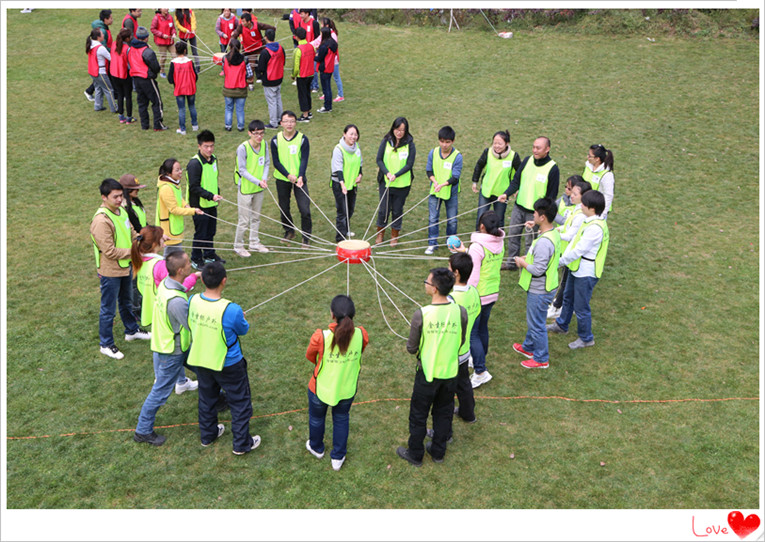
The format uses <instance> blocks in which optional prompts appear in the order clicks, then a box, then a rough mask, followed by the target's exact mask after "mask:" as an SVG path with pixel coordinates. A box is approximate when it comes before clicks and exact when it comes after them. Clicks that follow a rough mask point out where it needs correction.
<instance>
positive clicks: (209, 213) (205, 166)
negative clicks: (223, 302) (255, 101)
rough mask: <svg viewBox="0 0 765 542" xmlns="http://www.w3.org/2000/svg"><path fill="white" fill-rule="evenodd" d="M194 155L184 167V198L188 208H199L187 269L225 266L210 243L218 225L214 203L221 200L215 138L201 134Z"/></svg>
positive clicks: (204, 133) (205, 131) (216, 204)
mask: <svg viewBox="0 0 765 542" xmlns="http://www.w3.org/2000/svg"><path fill="white" fill-rule="evenodd" d="M197 147H198V148H199V150H198V152H197V153H196V154H195V155H194V156H192V158H191V160H189V163H188V164H187V165H186V179H187V182H188V185H187V187H186V194H187V197H188V200H189V205H190V206H191V207H195V208H200V209H201V210H202V214H195V215H194V216H193V220H194V241H193V242H192V245H191V246H192V248H191V266H192V267H194V268H195V269H201V268H202V266H203V265H204V264H206V263H210V262H220V263H226V260H224V259H223V258H221V257H220V256H218V255H217V254H216V253H215V247H214V246H213V239H214V238H215V232H216V230H217V225H218V202H219V201H220V200H221V199H222V196H221V195H220V186H219V185H218V159H217V158H216V157H215V155H214V154H213V151H215V134H213V133H212V132H211V131H210V130H202V131H201V132H199V135H198V136H197Z"/></svg>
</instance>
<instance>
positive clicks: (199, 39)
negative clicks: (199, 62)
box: [197, 34, 215, 55]
mask: <svg viewBox="0 0 765 542" xmlns="http://www.w3.org/2000/svg"><path fill="white" fill-rule="evenodd" d="M200 41H201V42H202V45H204V47H205V49H207V52H208V53H210V54H211V55H214V54H215V53H214V52H213V50H212V49H210V47H209V46H208V45H207V44H206V43H205V41H204V40H203V39H202V38H201V37H200V36H199V34H197V53H198V52H199V42H200Z"/></svg>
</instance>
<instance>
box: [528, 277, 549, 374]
mask: <svg viewBox="0 0 765 542" xmlns="http://www.w3.org/2000/svg"><path fill="white" fill-rule="evenodd" d="M554 297H555V290H553V291H552V292H547V293H544V294H532V293H530V292H529V293H527V294H526V326H527V327H528V331H526V339H525V340H524V341H523V349H524V350H525V351H526V352H531V353H532V354H534V361H536V362H537V363H546V362H548V361H549V360H550V352H549V351H548V349H547V307H548V306H549V305H550V303H551V302H552V300H553V298H554Z"/></svg>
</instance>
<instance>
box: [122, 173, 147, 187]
mask: <svg viewBox="0 0 765 542" xmlns="http://www.w3.org/2000/svg"><path fill="white" fill-rule="evenodd" d="M120 184H121V185H122V188H127V189H128V190H138V189H140V188H146V185H145V184H138V179H136V178H135V175H131V174H130V173H125V174H124V175H123V176H122V177H120Z"/></svg>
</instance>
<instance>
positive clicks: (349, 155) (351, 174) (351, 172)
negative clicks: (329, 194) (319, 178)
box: [329, 143, 361, 190]
mask: <svg viewBox="0 0 765 542" xmlns="http://www.w3.org/2000/svg"><path fill="white" fill-rule="evenodd" d="M335 148H337V149H340V151H341V152H342V153H343V178H344V179H345V180H344V181H343V182H344V183H345V189H346V190H353V189H354V188H356V178H357V177H358V176H359V171H361V149H360V148H359V146H358V145H356V150H355V151H354V152H348V151H346V150H345V149H344V148H343V146H342V145H341V144H340V143H338V144H337V145H335ZM329 186H330V187H331V186H332V179H330V180H329Z"/></svg>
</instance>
